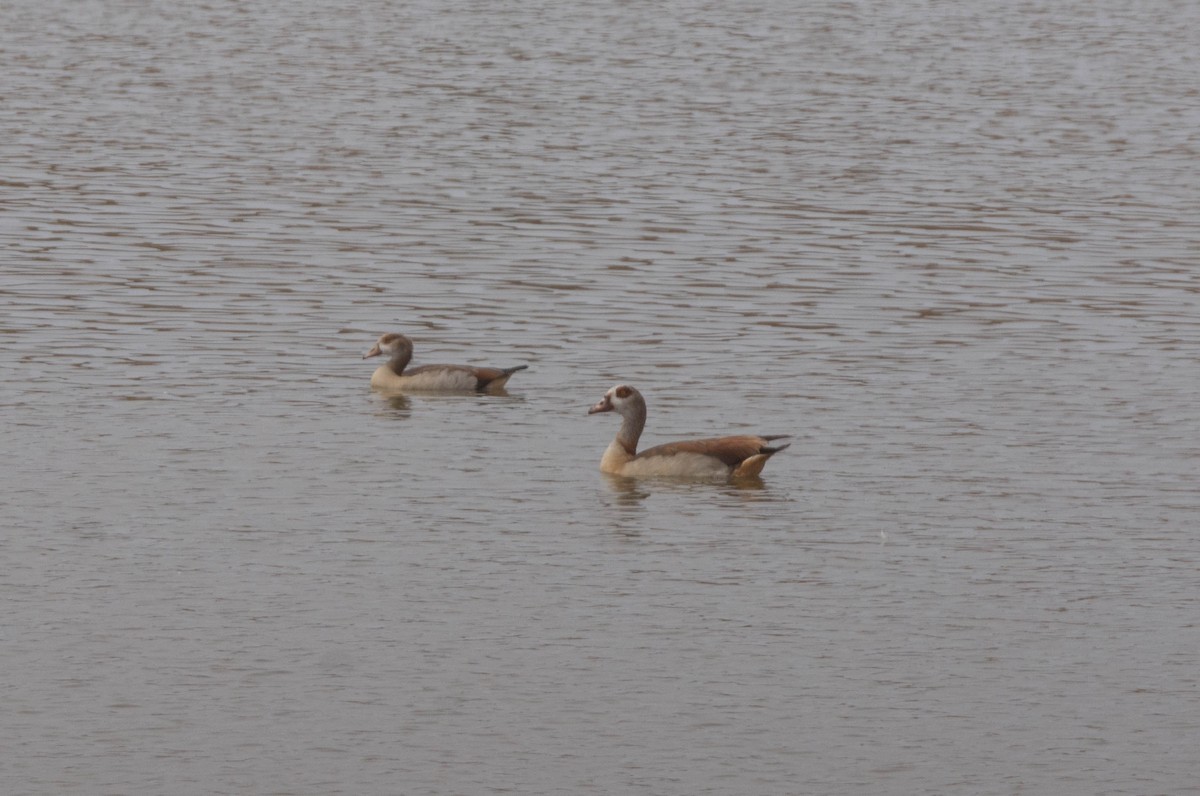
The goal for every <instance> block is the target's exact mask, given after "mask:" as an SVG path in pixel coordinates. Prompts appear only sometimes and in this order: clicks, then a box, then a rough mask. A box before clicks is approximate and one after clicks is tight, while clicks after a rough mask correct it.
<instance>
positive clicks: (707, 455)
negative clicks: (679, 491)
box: [588, 384, 788, 480]
mask: <svg viewBox="0 0 1200 796" xmlns="http://www.w3.org/2000/svg"><path fill="white" fill-rule="evenodd" d="M598 412H616V413H617V414H619V415H620V416H621V418H622V420H621V428H620V430H618V431H617V436H616V438H615V439H614V440H613V441H612V443H611V444H610V445H609V446H608V449H607V450H605V451H604V456H603V457H602V458H601V459H600V470H601V471H602V472H605V473H611V474H613V475H624V476H665V477H673V478H693V479H706V480H716V479H724V480H730V479H745V478H757V477H758V475H759V473H761V472H762V469H763V467H764V466H765V465H766V463H767V460H768V459H770V458H771V457H772V456H773V455H775V454H776V453H778V452H779V451H781V450H783V449H784V448H786V447H788V445H787V444H783V445H772V444H771V443H772V442H773V441H774V440H778V439H784V438H786V437H787V435H786V434H780V435H775V436H765V437H763V436H757V435H753V434H746V435H737V436H729V437H713V438H710V439H697V440H685V441H681V442H668V443H666V444H665V445H657V446H655V447H653V448H649V449H648V450H645V451H642V452H641V453H638V452H637V444H638V440H639V439H640V438H641V436H642V430H643V429H644V428H645V426H646V399H645V398H643V397H642V394H641V393H640V392H638V391H637V390H635V389H634V388H633V387H630V386H629V385H627V384H618V385H617V386H615V387H613V388H612V389H610V390H609V391H608V392H606V393H605V394H604V397H603V398H601V399H600V400H599V401H598V402H597V403H596V404H595V405H594V406H592V408H591V409H589V410H588V414H589V415H593V414H596V413H598Z"/></svg>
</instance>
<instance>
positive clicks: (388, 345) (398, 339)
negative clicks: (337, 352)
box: [362, 333, 412, 359]
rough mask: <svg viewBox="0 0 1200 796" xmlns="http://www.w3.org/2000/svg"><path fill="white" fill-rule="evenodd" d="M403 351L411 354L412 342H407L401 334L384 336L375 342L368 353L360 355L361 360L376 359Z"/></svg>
mask: <svg viewBox="0 0 1200 796" xmlns="http://www.w3.org/2000/svg"><path fill="white" fill-rule="evenodd" d="M402 351H405V352H407V353H408V354H410V355H411V354H412V340H409V339H408V338H407V337H405V336H404V335H402V334H395V333H390V334H385V335H383V336H381V337H380V338H379V339H378V340H376V341H375V345H374V346H373V347H372V348H371V350H370V351H368V352H367V353H365V354H363V355H362V358H363V359H369V358H371V357H377V356H379V355H380V354H387V355H388V356H391V355H392V354H396V353H399V352H402Z"/></svg>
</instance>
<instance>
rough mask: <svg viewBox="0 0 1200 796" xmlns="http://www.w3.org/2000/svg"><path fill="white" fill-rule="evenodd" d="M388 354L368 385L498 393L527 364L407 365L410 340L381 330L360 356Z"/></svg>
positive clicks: (409, 353)
mask: <svg viewBox="0 0 1200 796" xmlns="http://www.w3.org/2000/svg"><path fill="white" fill-rule="evenodd" d="M380 354H386V355H388V357H389V358H388V361H387V362H386V363H385V364H383V365H380V366H379V367H377V368H375V372H374V373H372V374H371V386H372V387H374V388H376V389H378V390H389V391H394V392H485V393H492V394H495V393H500V392H503V391H504V385H505V384H506V383H507V382H508V379H509V377H510V376H512V375H513V374H514V373H516V372H517V371H518V370H524V369H525V368H527V367H529V366H528V365H517V366H516V367H515V368H476V367H471V366H470V365H422V366H420V367H418V368H409V367H408V363H409V361H410V360H412V354H413V344H412V340H409V339H408V338H407V337H405V336H404V335H402V334H385V335H383V336H382V337H380V338H379V340H378V341H377V342H376V343H375V346H374V347H373V348H372V349H371V350H370V351H368V352H367V353H365V354H363V357H362V358H363V359H368V358H370V357H377V356H379V355H380Z"/></svg>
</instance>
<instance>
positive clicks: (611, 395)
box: [588, 384, 646, 417]
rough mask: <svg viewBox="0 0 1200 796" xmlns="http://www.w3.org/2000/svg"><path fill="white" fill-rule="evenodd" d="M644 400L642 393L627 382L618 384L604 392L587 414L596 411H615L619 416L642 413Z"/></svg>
mask: <svg viewBox="0 0 1200 796" xmlns="http://www.w3.org/2000/svg"><path fill="white" fill-rule="evenodd" d="M645 411H646V400H645V399H644V398H642V394H641V393H640V392H638V391H637V390H635V389H634V388H632V387H630V386H629V385H628V384H618V385H617V386H615V387H613V388H611V389H610V390H609V391H608V392H606V393H604V397H603V398H601V399H600V400H599V401H597V402H596V403H595V405H593V406H592V408H591V409H589V410H588V414H589V415H594V414H596V413H597V412H616V413H617V414H619V415H620V416H621V417H632V416H637V415H639V414H644V413H645Z"/></svg>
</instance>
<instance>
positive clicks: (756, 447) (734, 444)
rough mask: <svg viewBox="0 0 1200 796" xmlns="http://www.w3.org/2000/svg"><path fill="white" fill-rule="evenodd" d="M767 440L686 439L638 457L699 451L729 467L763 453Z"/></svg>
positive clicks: (753, 437) (751, 438)
mask: <svg viewBox="0 0 1200 796" xmlns="http://www.w3.org/2000/svg"><path fill="white" fill-rule="evenodd" d="M766 445H767V440H766V439H764V438H763V437H755V436H737V437H714V438H712V439H696V440H686V441H683V442H668V443H667V444H665V445H657V446H655V447H653V448H650V449H649V450H645V451H642V452H641V453H640V454H638V458H639V459H642V458H645V457H647V456H672V455H674V454H677V453H698V454H700V455H702V456H712V457H714V458H716V459H719V460H720V461H721V463H722V464H724V465H726V466H727V467H737V466H738V465H739V464H741V463H742V462H744V461H745V460H746V459H749V458H750V457H751V456H757V455H758V454H760V453H763V452H764V450H763V448H765V447H766Z"/></svg>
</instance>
